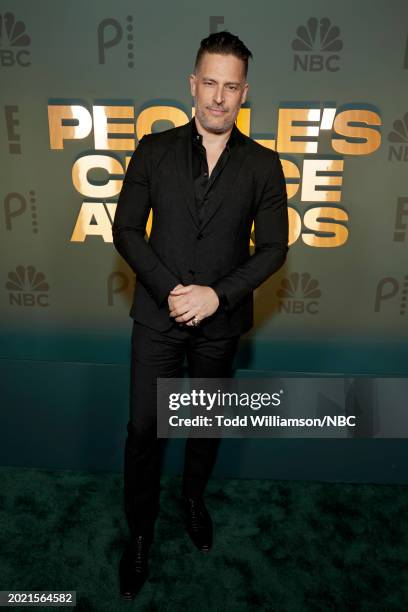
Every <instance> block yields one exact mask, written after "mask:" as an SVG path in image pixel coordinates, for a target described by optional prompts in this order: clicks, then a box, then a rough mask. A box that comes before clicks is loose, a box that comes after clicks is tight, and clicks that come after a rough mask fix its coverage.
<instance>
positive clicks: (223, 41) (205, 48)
mask: <svg viewBox="0 0 408 612" xmlns="http://www.w3.org/2000/svg"><path fill="white" fill-rule="evenodd" d="M204 53H221V54H222V55H229V54H231V55H235V57H238V58H239V59H241V60H242V61H243V62H244V66H245V77H246V76H247V74H248V59H249V58H250V57H252V53H251V51H250V50H249V49H248V47H246V46H245V45H244V43H243V42H242V40H240V39H239V38H238V36H234V34H231V32H228V31H227V30H223V31H222V32H214V33H213V34H210V35H209V36H207V38H203V39H202V41H201V43H200V48H199V50H198V51H197V56H196V60H195V64H194V70H195V71H196V70H197V68H198V66H199V64H200V61H201V58H202V56H203V55H204Z"/></svg>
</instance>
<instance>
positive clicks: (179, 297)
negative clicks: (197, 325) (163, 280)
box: [167, 285, 220, 327]
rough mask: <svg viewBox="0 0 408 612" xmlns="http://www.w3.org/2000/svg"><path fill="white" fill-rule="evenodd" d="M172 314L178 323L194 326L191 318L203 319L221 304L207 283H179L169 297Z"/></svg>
mask: <svg viewBox="0 0 408 612" xmlns="http://www.w3.org/2000/svg"><path fill="white" fill-rule="evenodd" d="M167 301H168V304H169V310H170V316H171V317H174V319H175V321H177V323H185V324H186V325H188V326H191V327H192V323H191V319H192V318H193V317H197V318H198V320H199V321H202V320H203V319H205V318H206V317H209V316H210V315H212V314H213V313H214V312H215V311H216V310H217V308H218V306H219V303H220V301H219V299H218V295H217V294H216V293H215V291H214V289H212V288H211V287H207V286H206V285H186V286H184V285H177V286H176V287H174V289H172V290H171V291H170V293H169V297H168V299H167Z"/></svg>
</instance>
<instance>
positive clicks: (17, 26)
mask: <svg viewBox="0 0 408 612" xmlns="http://www.w3.org/2000/svg"><path fill="white" fill-rule="evenodd" d="M30 43H31V38H30V37H29V36H28V34H27V33H26V31H25V23H23V22H22V21H16V18H15V17H14V15H13V13H4V14H3V15H2V14H0V66H1V67H2V68H10V67H12V66H16V65H17V66H21V67H22V68H26V67H27V66H30V65H31V62H30V51H29V49H27V47H29V45H30Z"/></svg>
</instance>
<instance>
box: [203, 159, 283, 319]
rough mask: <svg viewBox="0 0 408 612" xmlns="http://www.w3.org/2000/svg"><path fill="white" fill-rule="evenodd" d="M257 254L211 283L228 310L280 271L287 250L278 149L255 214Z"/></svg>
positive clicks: (281, 174) (281, 175)
mask: <svg viewBox="0 0 408 612" xmlns="http://www.w3.org/2000/svg"><path fill="white" fill-rule="evenodd" d="M254 222H255V253H254V254H253V255H252V256H250V257H249V258H248V259H247V261H245V262H244V263H243V264H242V265H240V266H237V267H236V268H234V269H233V270H232V271H230V272H229V273H228V274H227V275H226V276H224V277H222V278H220V279H219V280H218V281H216V282H215V283H213V284H212V285H211V286H212V288H213V289H214V290H215V292H216V293H217V295H218V296H219V297H220V296H222V299H223V305H224V308H226V310H230V309H232V308H234V307H235V306H237V305H238V304H239V303H240V302H241V300H243V299H244V298H245V297H246V296H247V295H248V294H249V293H251V292H252V291H253V290H254V289H256V287H258V286H259V285H260V284H261V283H263V282H264V281H265V280H266V279H267V278H268V277H269V276H270V275H271V274H273V273H274V272H276V271H277V270H279V268H280V267H281V266H282V265H283V263H284V262H285V259H286V255H287V252H288V248H289V247H288V226H289V222H288V207H287V193H286V183H285V177H284V174H283V170H282V164H281V161H280V159H279V154H278V153H277V152H275V159H274V161H273V162H272V168H271V172H270V174H269V176H268V179H267V181H266V184H265V187H264V189H263V192H262V196H261V198H260V201H259V203H258V206H257V209H256V212H255V217H254Z"/></svg>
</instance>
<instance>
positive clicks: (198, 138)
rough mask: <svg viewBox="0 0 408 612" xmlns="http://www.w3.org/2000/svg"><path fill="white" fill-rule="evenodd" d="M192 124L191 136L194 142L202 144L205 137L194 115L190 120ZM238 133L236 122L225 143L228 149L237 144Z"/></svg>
mask: <svg viewBox="0 0 408 612" xmlns="http://www.w3.org/2000/svg"><path fill="white" fill-rule="evenodd" d="M190 126H191V138H192V140H193V142H198V143H200V144H202V143H203V137H202V135H201V134H200V133H199V132H198V130H197V125H196V122H195V118H194V117H193V118H192V119H191V121H190ZM238 133H239V132H238V128H237V126H236V124H235V123H234V125H233V126H232V130H231V134H230V137H229V138H228V141H227V144H226V145H225V148H226V149H230V148H231V147H233V146H234V145H236V144H237V142H238Z"/></svg>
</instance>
